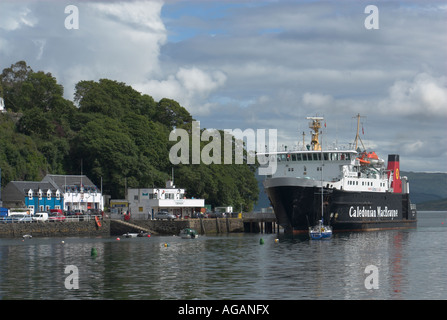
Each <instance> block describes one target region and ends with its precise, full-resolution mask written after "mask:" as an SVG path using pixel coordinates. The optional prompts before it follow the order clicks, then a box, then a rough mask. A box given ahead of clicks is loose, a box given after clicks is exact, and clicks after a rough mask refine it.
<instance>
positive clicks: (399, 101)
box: [379, 73, 447, 117]
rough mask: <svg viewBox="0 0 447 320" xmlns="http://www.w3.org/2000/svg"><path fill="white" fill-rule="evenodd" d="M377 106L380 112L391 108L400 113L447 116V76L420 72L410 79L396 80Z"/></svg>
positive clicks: (385, 111)
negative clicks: (386, 96)
mask: <svg viewBox="0 0 447 320" xmlns="http://www.w3.org/2000/svg"><path fill="white" fill-rule="evenodd" d="M379 108H380V110H381V112H382V113H387V112H389V110H393V111H394V112H395V113H397V114H400V115H410V116H411V115H421V116H427V117H432V116H438V117H439V116H440V117H446V116H447V78H446V77H445V76H441V77H433V76H431V75H429V74H427V73H420V74H418V75H416V76H415V77H414V79H413V80H412V81H408V80H398V81H396V82H395V83H394V84H393V85H392V86H391V88H390V89H389V96H388V98H387V99H385V100H383V101H382V102H381V103H380V105H379Z"/></svg>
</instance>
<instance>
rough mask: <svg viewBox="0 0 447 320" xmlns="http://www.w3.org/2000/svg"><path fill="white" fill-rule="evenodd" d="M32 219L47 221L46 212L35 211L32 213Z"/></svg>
mask: <svg viewBox="0 0 447 320" xmlns="http://www.w3.org/2000/svg"><path fill="white" fill-rule="evenodd" d="M32 217H33V221H36V222H47V221H48V212H45V211H43V212H36V213H35V214H33V216H32Z"/></svg>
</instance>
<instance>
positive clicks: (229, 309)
mask: <svg viewBox="0 0 447 320" xmlns="http://www.w3.org/2000/svg"><path fill="white" fill-rule="evenodd" d="M268 307H269V306H268V305H263V304H242V305H238V304H232V305H224V307H223V308H219V309H217V308H214V309H213V307H198V306H188V304H186V305H185V306H184V307H179V310H178V314H179V315H203V316H205V317H207V318H208V317H209V316H210V315H211V314H222V315H230V314H234V315H241V314H242V315H251V314H253V315H268V314H269V311H268Z"/></svg>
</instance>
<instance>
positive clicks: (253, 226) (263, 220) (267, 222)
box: [242, 212, 279, 233]
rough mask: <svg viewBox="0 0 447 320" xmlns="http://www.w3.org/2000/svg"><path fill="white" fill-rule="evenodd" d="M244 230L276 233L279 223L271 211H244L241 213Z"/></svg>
mask: <svg viewBox="0 0 447 320" xmlns="http://www.w3.org/2000/svg"><path fill="white" fill-rule="evenodd" d="M242 221H243V223H244V232H249V233H278V232H279V225H278V224H277V223H276V216H275V214H274V213H273V212H246V213H243V214H242Z"/></svg>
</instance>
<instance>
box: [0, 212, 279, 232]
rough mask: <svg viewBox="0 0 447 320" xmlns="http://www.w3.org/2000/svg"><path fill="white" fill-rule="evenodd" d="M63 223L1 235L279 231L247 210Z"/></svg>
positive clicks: (11, 228)
mask: <svg viewBox="0 0 447 320" xmlns="http://www.w3.org/2000/svg"><path fill="white" fill-rule="evenodd" d="M76 218H77V219H76V220H71V219H66V221H64V222H43V223H42V222H28V223H0V238H9V237H12V238H15V237H22V236H23V235H25V234H31V235H32V236H37V237H39V236H40V237H51V236H56V237H57V236H110V235H122V234H124V233H127V232H132V233H134V232H136V233H138V232H140V231H143V232H147V233H150V234H153V235H178V234H179V232H180V230H182V229H184V228H193V229H195V230H197V231H198V232H199V233H200V234H202V235H215V234H225V233H238V232H239V233H242V232H245V233H278V232H279V226H278V225H277V223H276V217H275V215H274V214H273V213H261V212H250V213H243V214H239V215H238V217H218V218H201V219H176V220H172V221H168V220H148V219H132V218H131V219H130V220H128V221H124V220H123V219H111V218H109V217H107V218H104V219H101V220H100V223H99V224H98V223H96V222H95V219H93V218H91V217H90V216H86V217H83V218H82V219H79V217H76Z"/></svg>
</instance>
